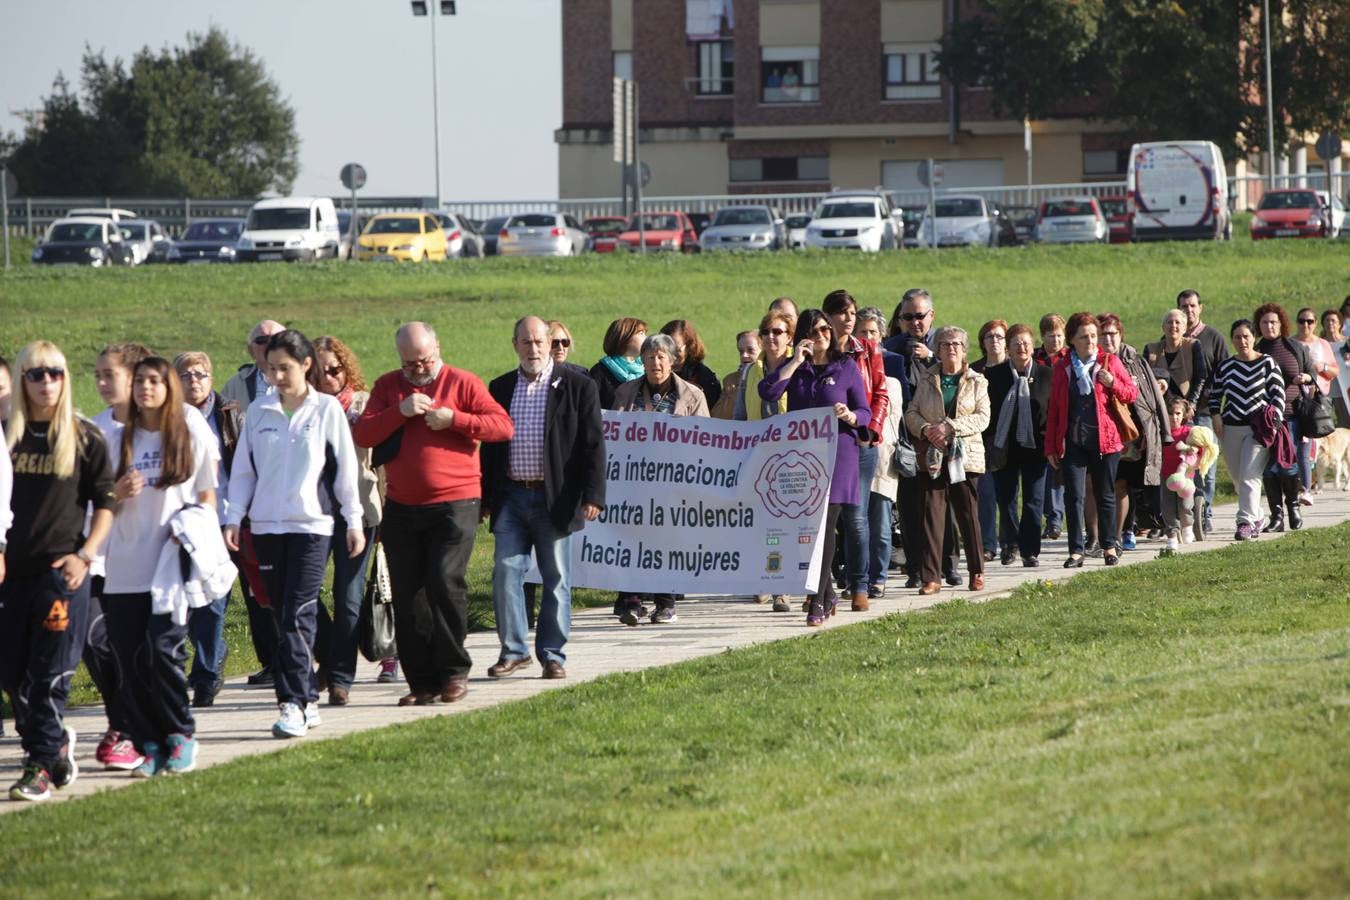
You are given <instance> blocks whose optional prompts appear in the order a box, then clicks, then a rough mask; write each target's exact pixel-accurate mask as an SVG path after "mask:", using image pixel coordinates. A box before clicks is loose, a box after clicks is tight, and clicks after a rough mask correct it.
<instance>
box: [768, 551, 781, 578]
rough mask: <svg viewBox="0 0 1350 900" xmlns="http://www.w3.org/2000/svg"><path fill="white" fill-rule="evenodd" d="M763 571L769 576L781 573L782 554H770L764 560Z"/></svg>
mask: <svg viewBox="0 0 1350 900" xmlns="http://www.w3.org/2000/svg"><path fill="white" fill-rule="evenodd" d="M764 571H765V572H769V573H771V574H772V573H777V572H781V571H783V554H781V553H770V554H769V555H768V557H766V558H765V560H764Z"/></svg>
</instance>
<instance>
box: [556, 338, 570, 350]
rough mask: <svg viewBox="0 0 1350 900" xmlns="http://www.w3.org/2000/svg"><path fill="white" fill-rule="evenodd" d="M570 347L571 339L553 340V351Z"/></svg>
mask: <svg viewBox="0 0 1350 900" xmlns="http://www.w3.org/2000/svg"><path fill="white" fill-rule="evenodd" d="M570 346H572V339H571V338H554V339H553V349H554V350H561V349H563V348H564V347H570Z"/></svg>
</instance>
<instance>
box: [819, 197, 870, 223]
mask: <svg viewBox="0 0 1350 900" xmlns="http://www.w3.org/2000/svg"><path fill="white" fill-rule="evenodd" d="M880 217H881V214H880V213H878V212H877V205H876V204H875V203H868V202H867V201H862V202H852V203H824V204H821V207H820V212H818V213H816V218H817V219H877V218H880Z"/></svg>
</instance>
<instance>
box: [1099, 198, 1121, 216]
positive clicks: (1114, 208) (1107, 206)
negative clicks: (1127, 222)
mask: <svg viewBox="0 0 1350 900" xmlns="http://www.w3.org/2000/svg"><path fill="white" fill-rule="evenodd" d="M1098 202H1099V203H1100V204H1101V207H1102V212H1103V213H1105V214H1106V215H1108V216H1123V215H1125V212H1126V210H1125V201H1124V200H1118V199H1111V200H1101V201H1098Z"/></svg>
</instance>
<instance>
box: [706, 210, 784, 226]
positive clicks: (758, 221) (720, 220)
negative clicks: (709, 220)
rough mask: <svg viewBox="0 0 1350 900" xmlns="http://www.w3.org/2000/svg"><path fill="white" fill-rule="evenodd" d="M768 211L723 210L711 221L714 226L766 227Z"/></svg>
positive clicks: (768, 221) (768, 222)
mask: <svg viewBox="0 0 1350 900" xmlns="http://www.w3.org/2000/svg"><path fill="white" fill-rule="evenodd" d="M770 223H771V220H770V219H769V211H768V210H767V209H723V210H719V211H718V213H717V218H716V219H714V220H713V224H714V225H768V224H770Z"/></svg>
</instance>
